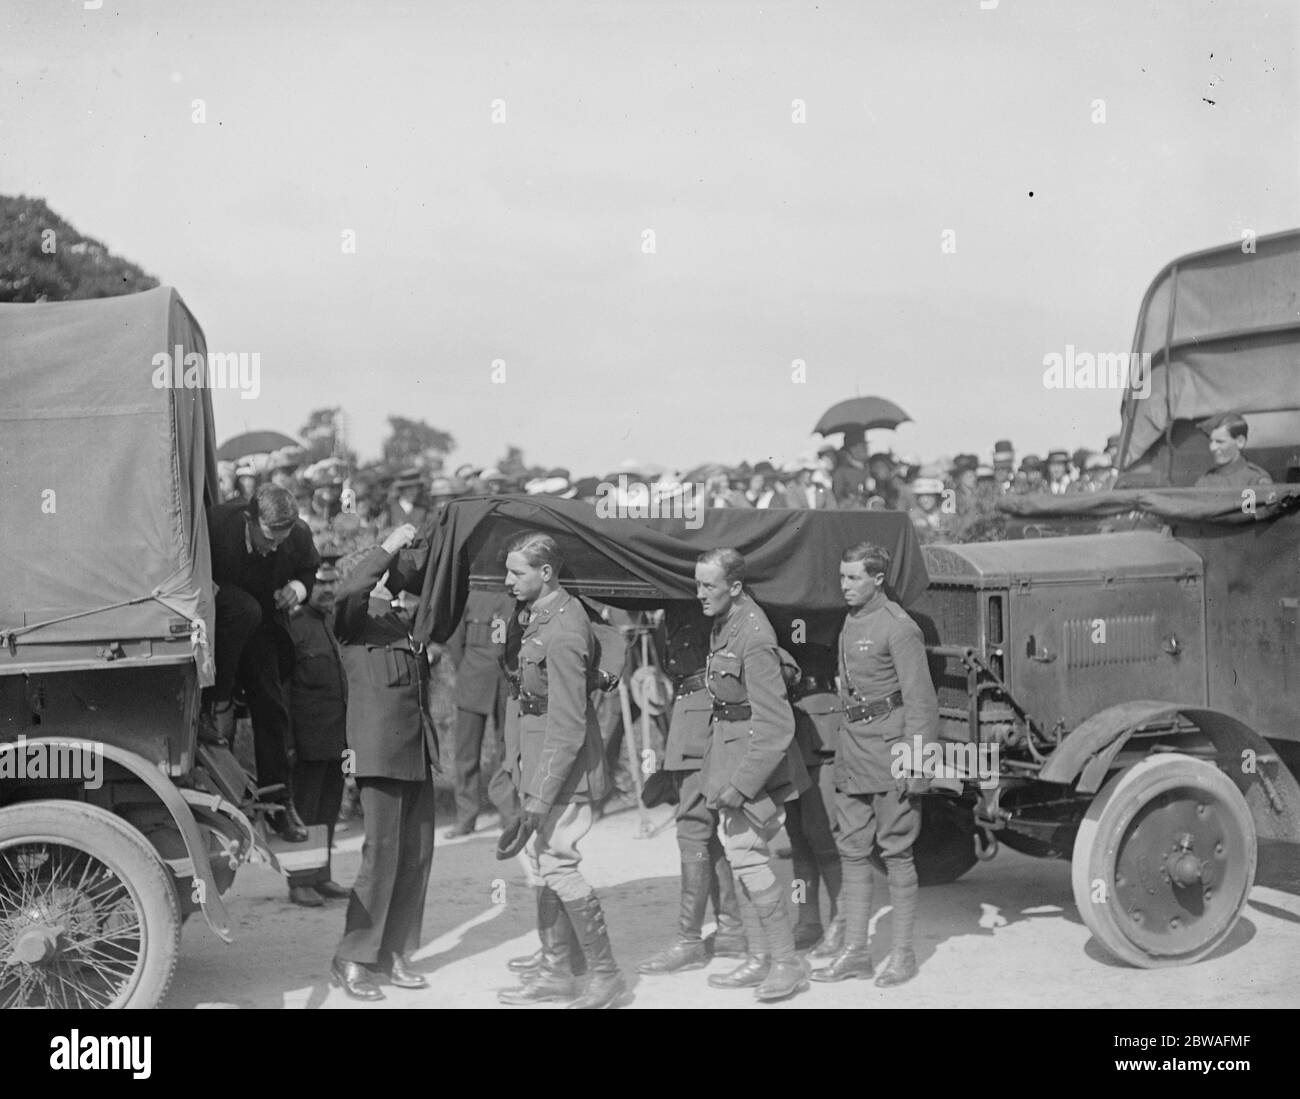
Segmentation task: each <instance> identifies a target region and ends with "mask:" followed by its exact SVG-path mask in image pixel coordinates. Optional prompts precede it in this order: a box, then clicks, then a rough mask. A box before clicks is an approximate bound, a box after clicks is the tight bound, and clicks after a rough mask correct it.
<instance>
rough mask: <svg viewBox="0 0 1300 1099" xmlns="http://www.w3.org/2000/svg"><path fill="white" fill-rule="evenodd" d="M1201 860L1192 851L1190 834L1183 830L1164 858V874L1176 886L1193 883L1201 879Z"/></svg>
mask: <svg viewBox="0 0 1300 1099" xmlns="http://www.w3.org/2000/svg"><path fill="white" fill-rule="evenodd" d="M1201 869H1202V868H1201V860H1200V859H1198V858H1197V857H1196V854H1195V852H1194V851H1193V842H1192V836H1191V834H1190V833H1188V832H1184V833H1183V834H1182V836H1180V837H1179V839H1178V842H1177V843H1176V844H1175V845H1174V849H1173V850H1172V851H1171V852H1170V853H1169V857H1168V858H1166V859H1165V876H1166V877H1167V878H1168V879H1169V880H1170V881H1172V882H1173V883H1174V884H1175V885H1178V886H1184V887H1186V886H1189V885H1195V884H1196V883H1197V882H1199V881H1200V880H1201Z"/></svg>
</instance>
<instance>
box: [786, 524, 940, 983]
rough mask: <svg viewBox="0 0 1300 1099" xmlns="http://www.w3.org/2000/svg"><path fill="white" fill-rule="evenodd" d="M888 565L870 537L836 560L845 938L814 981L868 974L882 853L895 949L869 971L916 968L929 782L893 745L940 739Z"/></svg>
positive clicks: (919, 656)
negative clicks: (840, 609) (840, 607)
mask: <svg viewBox="0 0 1300 1099" xmlns="http://www.w3.org/2000/svg"><path fill="white" fill-rule="evenodd" d="M888 569H889V554H888V552H887V551H885V550H883V549H881V548H880V547H879V546H875V545H872V544H870V543H868V542H863V543H860V544H858V545H856V546H852V547H850V548H849V549H847V550H845V551H844V554H843V556H842V557H841V559H840V587H841V589H842V590H843V592H844V601H845V603H847V604H848V607H849V613H848V615H847V616H846V617H845V620H844V627H843V629H842V630H841V631H840V642H839V644H840V691H841V697H842V701H843V704H844V724H843V726H842V727H841V730H840V738H839V745H838V747H837V749H836V753H835V789H836V798H835V815H836V825H837V828H838V832H837V836H836V840H837V842H838V844H839V849H840V858H841V859H842V860H843V865H844V889H843V892H842V893H841V901H840V903H841V907H842V909H843V911H844V921H845V929H844V937H845V942H844V949H843V950H841V951H840V953H839V954H837V955H836V956H835V958H834V959H833V960H832V961H831V963H830V965H828V966H826V967H825V968H824V969H819V970H817V971H816V972H815V973H813V975H812V976H813V979H814V980H818V981H843V980H846V979H848V978H850V977H870V976H872V972H873V970H872V965H871V949H870V945H869V943H868V939H867V936H868V922H869V919H870V916H871V901H872V897H871V892H872V863H873V861H874V860H875V858H876V857H877V852H879V856H880V857H883V859H884V864H885V871H886V874H887V875H888V878H889V900H890V904H891V905H892V906H893V917H892V919H893V948H892V950H891V951H890V955H889V960H888V962H887V963H886V965H885V967H884V969H883V970H882V971H881V973H880V976H879V977H877V978H876V984H877V985H878V986H879V987H881V988H889V987H891V986H893V985H897V984H902V983H903V982H904V981H908V980H910V979H911V978H912V977H914V976H915V975H916V954H915V952H914V951H913V949H912V926H913V923H914V921H915V916H916V896H917V879H916V867H915V865H914V864H913V862H912V844H913V843H914V842H915V841H916V837H917V835H918V834H919V833H920V831H921V813H920V809H919V807H917V806H916V805H915V804H914V803H913V801H912V798H913V797H914V796H916V795H918V794H921V793H923V792H924V791H925V789H926V788H927V786H928V783H927V780H926V779H925V778H923V777H916V776H913V775H911V774H909V773H908V772H909V769H908V768H907V767H905V766H901V765H900V764H902V762H903V760H900V759H898V758H895V752H894V751H892V750H891V749H892V748H893V746H895V745H900V744H901V745H903V746H905V747H906V748H907V749H908V750H909V752H911V753H912V754H913V756H914V757H915V756H918V755H920V753H919V752H918V751H917V748H918V747H919V746H920V745H923V744H925V743H929V742H931V741H934V740H937V738H938V731H939V704H938V701H937V699H936V697H935V692H934V683H933V681H932V680H931V678H930V669H929V666H928V664H927V663H926V655H925V644H924V641H923V640H922V636H921V628H920V627H919V626H918V625H917V624H916V623H915V622H914V621H912V619H911V618H910V617H909V616H908V614H907V612H906V611H904V610H903V608H902V607H900V606H899V605H898V604H897V603H894V602H892V601H891V600H890V599H888V598H887V597H886V596H885V592H884V583H885V573H886V572H887V571H888ZM919 762H920V761H919V760H918V759H914V760H913V763H914V764H915V765H918V766H919Z"/></svg>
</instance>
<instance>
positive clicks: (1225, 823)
mask: <svg viewBox="0 0 1300 1099" xmlns="http://www.w3.org/2000/svg"><path fill="white" fill-rule="evenodd" d="M1255 859H1256V841H1255V826H1254V822H1253V821H1252V820H1251V816H1250V809H1249V807H1248V806H1247V805H1246V799H1245V798H1244V797H1243V796H1242V795H1241V791H1239V790H1238V789H1237V787H1236V786H1235V785H1233V782H1232V780H1231V779H1230V778H1228V776H1227V775H1225V774H1224V773H1223V772H1222V771H1220V770H1219V769H1218V768H1217V767H1214V766H1212V765H1211V764H1208V763H1205V762H1203V761H1201V760H1198V759H1193V758H1192V757H1191V756H1185V755H1179V754H1177V753H1169V754H1161V755H1154V756H1148V757H1147V758H1146V759H1144V760H1142V761H1141V762H1140V763H1138V764H1136V765H1135V766H1133V767H1131V768H1129V769H1128V770H1127V771H1124V772H1122V773H1120V774H1118V775H1115V776H1114V777H1113V778H1112V779H1111V780H1110V781H1109V782H1107V783H1106V785H1105V786H1104V787H1103V788H1102V790H1101V792H1100V793H1099V794H1098V795H1097V796H1096V798H1095V799H1094V800H1093V802H1092V805H1091V806H1090V807H1089V808H1088V812H1087V814H1086V816H1085V817H1084V819H1083V823H1082V824H1081V825H1080V826H1079V831H1078V833H1077V835H1076V836H1075V840H1074V855H1073V859H1072V861H1071V873H1070V879H1071V884H1072V885H1073V887H1074V903H1075V904H1076V905H1078V907H1079V914H1080V915H1081V916H1082V917H1083V922H1084V923H1085V924H1086V925H1087V927H1088V930H1089V931H1091V932H1092V933H1093V936H1094V937H1095V938H1096V939H1097V941H1098V942H1099V943H1101V945H1102V946H1104V947H1105V948H1106V949H1107V950H1109V951H1110V952H1111V953H1112V954H1114V955H1115V957H1117V958H1119V959H1120V960H1121V961H1125V962H1128V963H1129V964H1130V965H1135V966H1139V967H1141V968H1144V969H1152V968H1156V967H1160V966H1172V965H1185V964H1187V963H1189V962H1195V961H1199V960H1200V959H1201V958H1204V957H1205V956H1206V955H1207V954H1209V953H1211V952H1212V951H1213V950H1214V949H1215V948H1216V947H1217V946H1218V945H1219V944H1220V943H1222V942H1223V940H1224V939H1225V938H1227V936H1228V933H1229V932H1230V931H1231V930H1232V928H1233V925H1234V924H1235V923H1236V922H1237V917H1238V915H1240V913H1241V909H1242V906H1243V905H1245V903H1246V895H1247V894H1248V893H1249V892H1250V888H1251V886H1252V885H1253V884H1254V881H1255Z"/></svg>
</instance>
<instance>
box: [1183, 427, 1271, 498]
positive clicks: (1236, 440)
mask: <svg viewBox="0 0 1300 1099" xmlns="http://www.w3.org/2000/svg"><path fill="white" fill-rule="evenodd" d="M1205 428H1206V429H1207V430H1208V431H1209V433H1210V454H1211V455H1212V456H1213V458H1214V465H1213V466H1211V467H1210V469H1208V470H1207V471H1206V472H1205V473H1202V474H1201V476H1200V477H1199V478H1198V479H1197V481H1196V487H1197V488H1249V487H1250V486H1251V485H1271V484H1272V483H1273V478H1272V477H1270V476H1269V474H1268V471H1267V470H1265V469H1261V468H1260V467H1259V466H1257V465H1255V463H1254V462H1248V461H1246V456H1245V455H1244V454H1243V453H1242V451H1243V450H1244V449H1245V446H1246V435H1247V432H1248V431H1249V428H1248V427H1247V425H1246V418H1245V417H1244V416H1241V415H1239V414H1237V413H1236V412H1225V413H1224V414H1223V415H1222V416H1218V417H1216V418H1215V419H1213V420H1211V421H1210V422H1209V423H1208V424H1206V425H1205Z"/></svg>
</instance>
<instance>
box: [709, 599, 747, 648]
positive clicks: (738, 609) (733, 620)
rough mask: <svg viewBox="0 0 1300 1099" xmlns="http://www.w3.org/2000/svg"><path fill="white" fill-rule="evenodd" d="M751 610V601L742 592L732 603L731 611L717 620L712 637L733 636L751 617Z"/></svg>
mask: <svg viewBox="0 0 1300 1099" xmlns="http://www.w3.org/2000/svg"><path fill="white" fill-rule="evenodd" d="M753 610H754V604H753V601H752V600H751V599H750V598H749V596H748V595H747V594H746V593H745V592H743V591H742V592H741V593H740V595H739V596H737V597H736V599H735V600H734V601H733V602H732V604H731V609H730V610H728V611H727V613H726V615H725V616H724V617H723V618H722V619H720V620H718V622H717V624H716V625H715V626H714V627H713V636H714V637H715V638H721V637H723V636H734V635H735V633H736V632H737V631H738V630H739V629H740V625H741V623H742V622H744V621H745V619H747V618H750V617H752V615H753Z"/></svg>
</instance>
